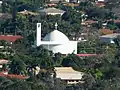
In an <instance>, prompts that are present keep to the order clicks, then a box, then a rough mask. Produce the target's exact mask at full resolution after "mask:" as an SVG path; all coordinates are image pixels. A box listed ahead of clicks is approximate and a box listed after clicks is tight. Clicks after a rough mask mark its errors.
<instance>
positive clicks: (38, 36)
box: [36, 23, 41, 46]
mask: <svg viewBox="0 0 120 90" xmlns="http://www.w3.org/2000/svg"><path fill="white" fill-rule="evenodd" d="M36 35H37V36H36V37H37V42H36V45H37V46H40V44H41V23H37V33H36Z"/></svg>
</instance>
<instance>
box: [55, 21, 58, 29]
mask: <svg viewBox="0 0 120 90" xmlns="http://www.w3.org/2000/svg"><path fill="white" fill-rule="evenodd" d="M57 27H58V24H57V22H56V23H55V30H57Z"/></svg>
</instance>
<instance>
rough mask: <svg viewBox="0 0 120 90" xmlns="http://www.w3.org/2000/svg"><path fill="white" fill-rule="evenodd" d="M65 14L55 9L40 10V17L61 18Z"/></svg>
mask: <svg viewBox="0 0 120 90" xmlns="http://www.w3.org/2000/svg"><path fill="white" fill-rule="evenodd" d="M64 13H65V11H63V10H60V9H57V8H54V7H52V8H45V9H43V10H40V14H41V15H60V16H62V15H63V14H64Z"/></svg>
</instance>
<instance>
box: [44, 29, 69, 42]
mask: <svg viewBox="0 0 120 90" xmlns="http://www.w3.org/2000/svg"><path fill="white" fill-rule="evenodd" d="M43 41H56V42H65V41H69V39H68V37H67V36H66V35H65V34H63V33H62V32H60V31H58V30H54V31H52V32H51V33H49V34H47V35H46V36H45V37H44V38H43Z"/></svg>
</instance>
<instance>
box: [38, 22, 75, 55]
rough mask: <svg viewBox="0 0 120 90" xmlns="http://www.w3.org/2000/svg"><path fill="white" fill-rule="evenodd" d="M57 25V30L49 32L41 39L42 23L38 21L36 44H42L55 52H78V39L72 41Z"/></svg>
mask: <svg viewBox="0 0 120 90" xmlns="http://www.w3.org/2000/svg"><path fill="white" fill-rule="evenodd" d="M57 26H58V25H57V23H56V24H55V30H53V31H52V32H51V33H48V34H47V35H46V36H45V37H44V38H43V40H41V23H37V42H36V45H37V46H40V45H42V46H43V47H44V48H45V49H48V50H51V51H53V53H58V52H59V53H61V54H71V53H74V54H77V41H70V40H69V38H68V37H67V36H66V35H65V34H63V33H62V32H60V31H58V30H57Z"/></svg>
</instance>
